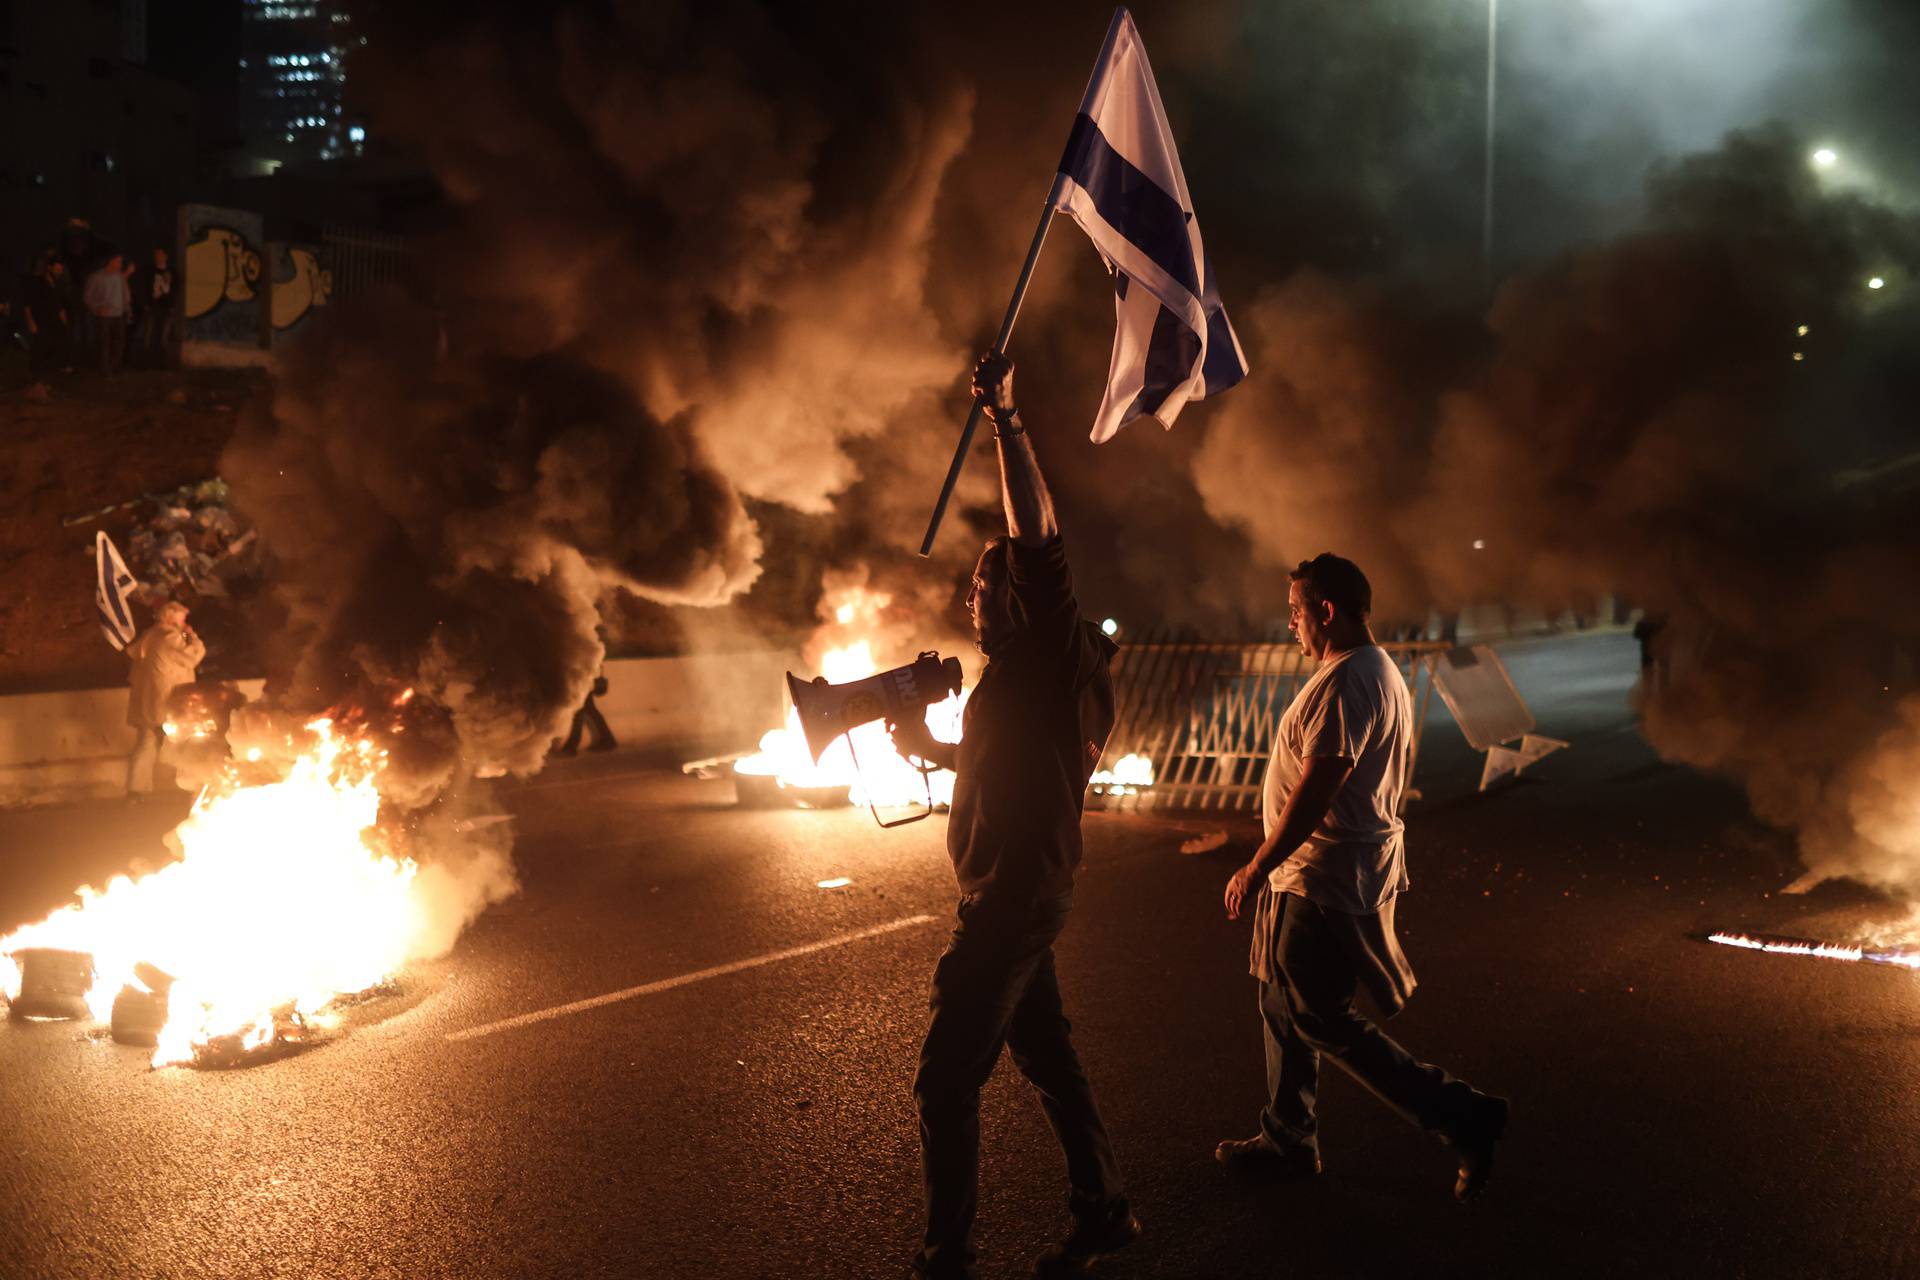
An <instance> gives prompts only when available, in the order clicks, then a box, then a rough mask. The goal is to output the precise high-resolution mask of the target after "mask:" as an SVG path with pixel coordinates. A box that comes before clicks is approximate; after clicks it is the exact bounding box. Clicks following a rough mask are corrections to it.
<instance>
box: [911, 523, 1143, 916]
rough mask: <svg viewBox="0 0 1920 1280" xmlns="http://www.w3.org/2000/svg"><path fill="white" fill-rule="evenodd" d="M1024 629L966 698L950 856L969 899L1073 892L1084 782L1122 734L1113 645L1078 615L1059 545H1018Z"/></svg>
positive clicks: (1015, 578)
mask: <svg viewBox="0 0 1920 1280" xmlns="http://www.w3.org/2000/svg"><path fill="white" fill-rule="evenodd" d="M1008 566H1009V571H1010V575H1011V583H1012V589H1013V592H1014V594H1015V595H1016V596H1017V597H1018V598H1019V601H1020V605H1021V608H1022V610H1023V612H1024V613H1025V614H1026V625H1025V626H1024V627H1022V628H1021V629H1020V631H1019V632H1018V634H1016V635H1014V636H1013V637H1012V638H1011V639H1009V640H1007V641H1006V642H1005V643H1004V644H1003V645H1000V646H996V647H995V649H994V650H993V652H992V653H991V654H990V655H989V656H988V659H987V669H986V671H985V672H983V673H982V674H981V676H980V682H979V684H977V685H975V686H974V689H973V693H972V694H971V695H970V696H969V697H968V699H967V710H966V715H965V719H964V722H963V730H962V733H961V737H960V750H959V755H958V760H957V765H956V768H955V770H954V775H955V776H954V784H953V810H952V812H951V814H950V815H949V816H948V819H947V853H948V855H949V856H950V857H951V858H952V859H953V871H954V875H955V877H956V878H958V880H959V881H960V892H961V893H963V894H974V893H983V892H988V891H992V892H993V893H994V894H995V895H996V896H997V895H1000V894H1017V895H1020V896H1023V897H1024V896H1043V897H1052V896H1055V895H1058V894H1063V893H1066V892H1068V891H1069V890H1071V889H1072V888H1073V873H1074V869H1075V868H1076V867H1078V866H1079V865H1080V813H1081V809H1082V807H1083V806H1084V804H1085V802H1086V795H1087V781H1088V779H1089V778H1091V777H1092V776H1093V771H1094V769H1095V768H1096V767H1098V765H1099V763H1100V752H1101V751H1102V750H1103V749H1104V748H1105V747H1106V745H1107V735H1108V734H1109V733H1111V732H1112V731H1113V716H1114V707H1113V677H1112V676H1111V675H1110V674H1109V672H1108V664H1109V662H1110V661H1111V660H1112V657H1113V654H1114V652H1115V646H1114V643H1113V641H1111V640H1109V639H1107V637H1106V636H1104V635H1102V634H1101V633H1100V629H1099V628H1098V627H1096V626H1094V625H1093V624H1092V623H1091V622H1088V621H1087V620H1086V619H1084V618H1082V617H1081V616H1080V607H1079V605H1078V604H1077V603H1076V602H1075V600H1074V598H1073V577H1072V575H1071V574H1070V573H1069V572H1068V570H1067V554H1066V549H1065V547H1064V546H1063V544H1062V543H1061V541H1060V539H1059V538H1054V539H1053V540H1052V541H1050V542H1047V543H1045V544H1043V545H1041V546H1037V547H1026V546H1022V545H1020V544H1019V543H1018V542H1015V543H1012V544H1010V546H1009V556H1008Z"/></svg>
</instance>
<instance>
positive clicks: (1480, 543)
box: [1473, 538, 1487, 551]
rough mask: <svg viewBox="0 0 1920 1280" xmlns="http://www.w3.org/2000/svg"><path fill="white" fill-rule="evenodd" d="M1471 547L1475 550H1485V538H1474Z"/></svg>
mask: <svg viewBox="0 0 1920 1280" xmlns="http://www.w3.org/2000/svg"><path fill="white" fill-rule="evenodd" d="M1473 549H1474V550H1475V551H1485V550H1486V549H1487V540H1486V539H1485V538H1475V539H1474V540H1473Z"/></svg>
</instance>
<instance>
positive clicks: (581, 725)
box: [560, 694, 619, 756]
mask: <svg viewBox="0 0 1920 1280" xmlns="http://www.w3.org/2000/svg"><path fill="white" fill-rule="evenodd" d="M582 729H584V730H586V731H587V739H588V741H587V750H589V751H611V750H613V748H614V747H616V746H618V745H619V744H618V743H616V742H615V741H614V740H613V730H612V729H609V728H608V727H607V718H606V717H605V716H603V715H601V714H600V708H598V707H596V706H594V705H593V695H592V694H588V695H587V701H586V704H585V705H584V706H582V707H581V708H580V709H579V710H578V711H576V712H574V713H573V728H572V729H571V730H570V731H569V732H568V733H567V740H566V742H565V743H563V744H562V745H561V747H560V753H561V754H562V755H569V756H570V755H572V754H573V753H574V752H576V751H578V750H579V749H580V731H581V730H582Z"/></svg>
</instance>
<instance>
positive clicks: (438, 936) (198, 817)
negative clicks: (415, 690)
mask: <svg viewBox="0 0 1920 1280" xmlns="http://www.w3.org/2000/svg"><path fill="white" fill-rule="evenodd" d="M409 692H410V691H409ZM419 705H420V704H418V703H417V702H415V701H414V700H413V699H411V698H410V697H408V696H407V695H405V694H403V695H402V696H401V697H400V698H396V699H394V700H393V705H392V706H390V707H389V708H388V710H387V712H386V713H384V714H382V715H379V716H366V715H357V716H355V715H345V714H343V716H342V718H341V719H340V720H338V721H336V720H335V719H332V718H326V717H322V718H318V719H314V720H311V721H308V722H306V723H305V724H294V723H292V722H289V721H287V720H286V719H285V718H284V717H275V716H272V715H270V714H267V713H264V712H260V713H256V714H255V715H253V716H251V717H242V718H241V723H240V726H239V727H238V728H237V729H236V730H234V731H233V735H234V736H235V737H236V738H239V737H242V736H246V737H248V738H250V739H251V741H252V745H250V746H248V747H246V748H245V749H244V750H242V751H241V752H240V754H239V756H238V758H237V759H235V760H232V761H229V762H228V763H227V765H226V766H225V767H224V768H223V769H222V771H221V773H220V775H219V776H218V777H217V778H216V779H215V780H214V781H212V782H210V783H209V784H208V785H207V786H206V787H205V788H204V789H203V790H202V792H201V794H200V796H199V798H198V799H197V800H195V802H194V805H193V810H192V812H191V814H190V815H189V816H188V818H187V820H186V821H185V822H183V823H181V825H180V826H179V828H178V829H177V830H176V831H175V832H174V834H173V837H172V839H173V840H174V841H175V842H176V843H177V847H178V852H179V857H178V860H177V861H175V862H173V863H172V864H170V865H168V866H165V867H162V868H161V869H159V870H157V871H153V872H151V873H148V874H145V875H141V876H138V877H132V876H118V877H115V878H114V879H113V880H112V881H110V882H109V883H108V884H107V886H106V887H105V888H104V889H99V890H95V889H91V888H86V889H82V890H81V891H80V893H79V901H78V902H77V903H76V904H74V905H72V906H69V907H66V908H63V909H61V910H59V911H56V912H54V913H53V914H52V915H51V916H49V917H47V918H46V919H45V920H42V921H40V922H38V923H36V924H31V925H28V926H26V927H24V928H22V929H19V930H17V931H15V932H14V933H12V934H10V935H8V936H6V937H0V991H4V994H5V995H6V996H7V998H8V999H9V1001H10V1004H11V1012H12V1014H13V1015H14V1016H16V1017H20V1018H84V1017H89V1016H90V1017H92V1018H95V1019H98V1020H102V1021H110V1024H111V1026H112V1029H113V1032H114V1037H115V1039H117V1040H121V1041H123V1042H127V1043H136V1044H140V1043H144V1044H150V1045H152V1047H153V1056H152V1064H153V1065H154V1066H156V1067H161V1066H168V1065H173V1064H184V1063H191V1064H194V1065H201V1066H211V1065H227V1064H232V1063H235V1062H240V1061H245V1060H248V1059H249V1057H250V1056H251V1055H254V1054H256V1053H258V1052H261V1051H264V1050H267V1049H269V1048H271V1047H273V1046H276V1045H279V1046H286V1045H293V1044H298V1043H302V1042H304V1041H306V1040H307V1039H309V1038H310V1037H311V1036H312V1035H313V1034H314V1033H315V1032H316V1031H317V1030H324V1029H326V1028H328V1027H330V1026H332V1025H334V1023H335V1021H336V1020H337V1014H338V1011H339V1008H340V1006H341V1004H342V1002H343V1001H345V1000H348V999H351V998H352V997H355V996H357V995H360V994H362V993H366V992H369V991H373V990H375V989H377V988H380V987H381V986H382V984H386V983H389V982H391V981H392V980H393V979H394V978H395V976H396V975H398V974H399V973H400V972H401V971H402V969H403V968H404V967H405V966H406V964H407V963H408V962H410V961H413V960H418V959H424V958H429V957H431V956H434V955H437V954H440V953H441V952H443V951H444V950H445V949H446V948H447V947H448V946H449V945H451V943H452V940H453V937H454V935H455V934H456V933H457V932H458V930H459V928H460V926H461V925H463V924H464V923H465V921H466V919H467V918H469V917H470V915H471V914H472V913H473V912H474V911H476V910H477V909H478V908H479V907H480V906H484V905H486V903H487V902H490V901H493V900H495V899H497V898H498V897H500V896H504V894H505V892H507V891H508V890H509V889H510V887H511V877H510V875H508V874H507V873H506V872H505V870H504V862H503V861H501V860H500V859H501V851H500V850H498V849H494V850H491V852H489V850H488V849H487V843H486V842H487V837H486V836H485V835H484V834H483V833H484V832H485V831H487V830H490V829H492V828H483V827H480V826H477V825H476V824H466V826H465V829H464V831H463V833H462V834H461V835H460V836H458V837H451V836H443V835H442V828H443V827H444V828H446V829H448V831H449V832H450V831H451V829H452V828H453V826H454V825H455V823H454V820H453V819H452V818H451V817H449V816H448V815H447V814H445V813H441V812H428V811H411V812H409V811H406V810H402V809H396V808H395V807H394V806H390V805H388V804H387V803H385V801H384V800H383V797H382V794H381V789H380V784H381V780H382V776H383V774H384V772H385V770H386V768H387V767H388V763H389V761H390V760H391V759H392V758H393V756H394V754H395V752H396V751H399V750H404V749H405V748H404V746H403V745H402V743H403V742H404V737H405V733H406V730H407V728H408V724H409V722H410V720H412V719H416V718H418V717H419V715H420V714H421V712H420V710H419V709H418V708H419ZM238 745H239V744H238V742H236V746H238ZM453 839H458V840H459V841H460V842H461V844H462V845H464V846H465V847H463V848H459V849H455V848H452V847H451V841H452V840H453ZM462 857H464V858H465V859H466V861H465V862H464V863H462V862H461V861H459V859H460V858H462ZM476 870H477V872H478V874H476Z"/></svg>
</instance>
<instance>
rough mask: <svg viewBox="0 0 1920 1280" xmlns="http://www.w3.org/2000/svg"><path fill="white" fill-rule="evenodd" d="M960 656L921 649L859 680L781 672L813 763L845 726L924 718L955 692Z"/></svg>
mask: <svg viewBox="0 0 1920 1280" xmlns="http://www.w3.org/2000/svg"><path fill="white" fill-rule="evenodd" d="M962 682H963V678H962V676H961V674H960V659H958V658H946V659H942V658H941V657H940V655H939V654H937V653H933V652H927V653H923V654H921V655H920V656H919V657H917V658H915V659H914V660H913V661H912V662H909V663H908V664H907V665H906V666H904V667H895V668H894V669H893V670H891V671H882V672H881V673H880V674H879V675H873V676H868V677H867V678H866V679H864V680H849V681H847V683H845V684H828V683H827V681H826V677H824V676H816V677H814V678H813V679H812V680H799V679H796V678H795V677H794V674H793V672H791V671H789V672H787V692H788V693H789V694H791V695H792V697H793V709H794V710H795V711H796V712H798V713H799V715H800V731H801V732H802V733H803V734H805V735H806V739H807V750H809V751H811V752H812V753H813V762H814V763H815V764H818V763H820V756H821V755H822V753H824V752H825V751H826V749H827V748H828V747H830V746H832V745H833V740H834V739H835V738H837V737H839V736H840V735H841V734H843V733H845V732H846V731H847V730H849V729H852V728H855V727H856V726H858V725H863V724H866V723H868V722H869V721H872V720H882V719H885V720H905V719H908V718H909V717H915V716H925V715H926V709H927V708H928V707H930V706H932V705H933V704H934V703H936V702H939V701H940V700H941V699H943V698H945V697H946V696H947V695H948V694H950V693H958V692H960V686H961V684H962Z"/></svg>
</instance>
